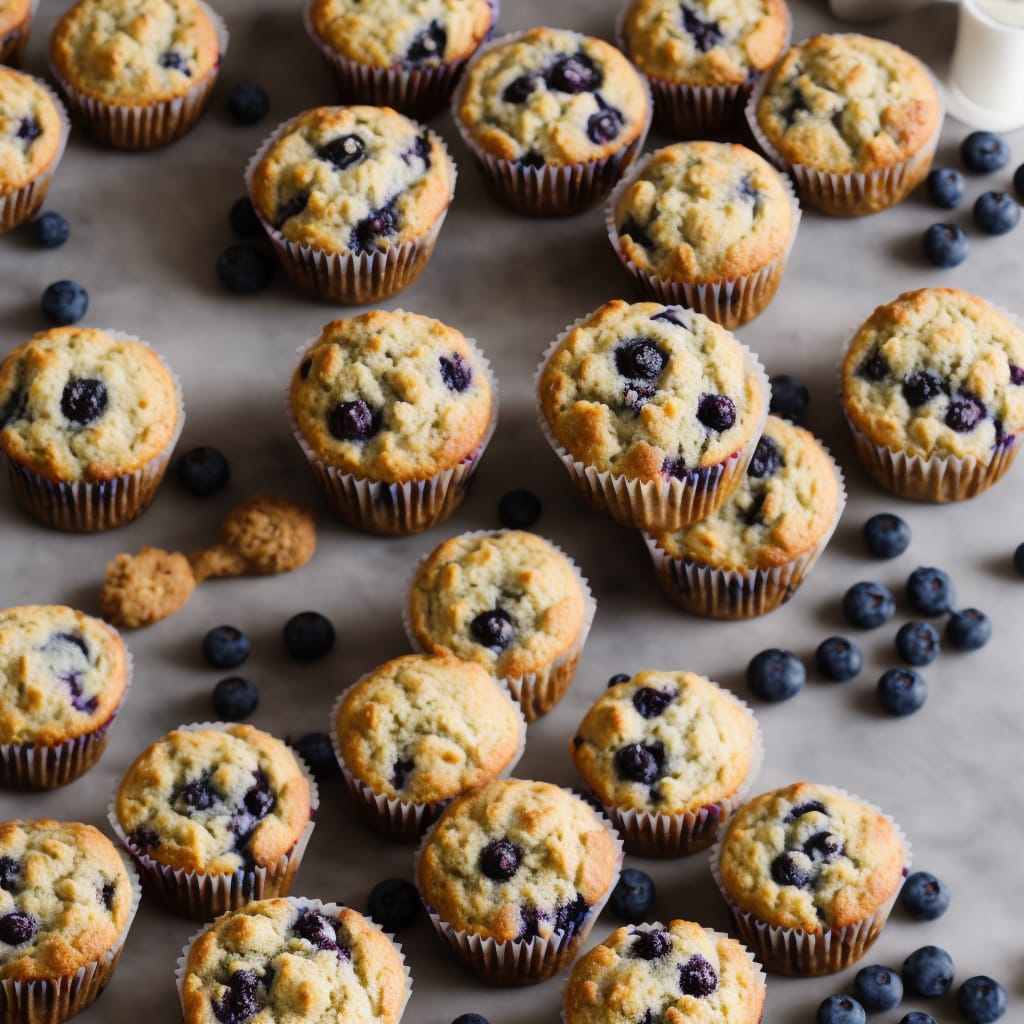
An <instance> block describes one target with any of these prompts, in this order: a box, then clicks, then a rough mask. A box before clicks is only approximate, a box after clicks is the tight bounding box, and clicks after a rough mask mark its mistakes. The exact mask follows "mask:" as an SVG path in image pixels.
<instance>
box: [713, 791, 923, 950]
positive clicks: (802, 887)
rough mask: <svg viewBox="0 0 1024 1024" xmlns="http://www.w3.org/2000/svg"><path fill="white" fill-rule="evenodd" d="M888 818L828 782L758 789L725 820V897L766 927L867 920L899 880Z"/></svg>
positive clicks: (899, 850) (896, 842)
mask: <svg viewBox="0 0 1024 1024" xmlns="http://www.w3.org/2000/svg"><path fill="white" fill-rule="evenodd" d="M905 859H906V857H905V853H904V849H903V843H902V842H901V840H900V838H899V835H898V834H897V832H896V829H895V828H894V826H893V824H892V822H891V821H890V820H889V819H888V818H886V817H884V816H883V815H882V814H881V813H879V812H878V811H876V810H875V809H874V808H872V807H869V806H868V805H867V804H864V803H861V802H860V801H859V800H855V799H852V798H851V797H848V796H846V795H844V794H843V793H842V792H840V791H839V790H837V789H834V788H833V787H831V786H817V785H813V784H812V783H809V782H797V783H794V784H793V785H791V786H786V787H785V788H783V789H776V790H773V791H772V792H770V793H762V794H761V795H760V796H757V797H754V799H753V800H750V801H749V802H748V803H745V804H744V805H743V806H742V807H741V808H740V809H739V810H738V811H736V812H735V814H733V816H732V818H730V819H729V823H728V825H727V826H726V833H725V837H724V839H723V840H722V846H721V863H720V864H719V872H720V874H721V878H722V884H723V885H724V887H725V890H726V892H727V893H728V895H729V898H730V899H731V900H732V901H733V902H734V903H736V904H737V905H738V906H739V907H740V908H741V909H742V910H745V911H747V912H749V913H752V914H754V915H755V916H756V917H758V918H760V919H761V920H762V921H766V922H767V923H768V924H770V925H779V926H781V927H783V928H802V929H803V930H804V931H809V932H820V931H821V930H822V929H838V928H845V927H846V926H847V925H851V924H855V923H856V922H858V921H862V920H864V918H867V917H870V916H871V915H872V914H873V913H874V912H875V911H876V910H877V909H878V908H879V907H880V906H882V905H883V904H884V903H885V902H886V901H887V900H888V899H889V898H890V897H892V896H894V895H895V893H896V891H897V889H899V886H900V882H901V881H902V872H903V867H904V861H905Z"/></svg>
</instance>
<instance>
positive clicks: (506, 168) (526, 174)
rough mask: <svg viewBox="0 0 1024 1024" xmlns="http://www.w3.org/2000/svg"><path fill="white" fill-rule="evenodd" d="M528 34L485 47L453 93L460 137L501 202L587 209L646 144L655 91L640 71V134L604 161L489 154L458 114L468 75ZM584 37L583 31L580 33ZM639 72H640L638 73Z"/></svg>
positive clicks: (529, 210)
mask: <svg viewBox="0 0 1024 1024" xmlns="http://www.w3.org/2000/svg"><path fill="white" fill-rule="evenodd" d="M523 35H525V32H511V33H509V34H507V35H504V36H500V37H499V38H497V39H494V40H492V41H491V42H489V43H487V44H485V45H484V46H482V47H481V48H480V49H479V50H477V52H476V53H475V54H474V55H473V57H472V58H471V59H470V61H469V67H467V71H466V74H465V75H463V76H462V78H461V79H460V81H459V83H458V85H456V87H455V93H454V95H453V96H452V114H453V116H454V119H455V127H456V128H458V130H459V134H460V135H461V136H462V140H463V141H464V142H465V143H466V145H467V146H468V147H469V149H470V150H471V151H472V153H473V156H474V157H475V158H476V161H477V165H478V166H479V168H480V170H481V173H482V174H483V178H484V183H485V184H486V185H487V187H488V189H489V190H490V192H491V194H492V195H493V196H494V198H495V199H497V200H498V202H500V203H502V204H503V205H505V206H507V207H509V208H510V209H512V210H515V211H516V212H517V213H525V214H529V215H530V216H535V217H564V216H567V215H569V214H574V213H580V212H582V211H583V210H586V209H589V208H590V207H591V206H593V205H594V204H595V203H598V202H600V201H601V199H603V198H604V197H605V196H606V195H607V194H608V192H609V191H610V190H611V188H612V187H613V186H614V185H615V183H616V182H617V181H618V180H619V178H620V177H621V176H622V175H623V174H624V173H625V171H626V169H627V168H628V167H629V166H630V164H632V163H633V161H634V160H635V159H636V158H637V156H638V155H639V154H640V151H641V150H642V149H643V148H644V140H645V139H646V138H647V133H648V131H649V130H650V127H651V113H652V110H653V103H652V102H651V90H650V87H649V86H648V85H647V80H646V79H645V78H644V76H643V75H640V81H641V83H642V84H643V87H644V91H645V92H646V93H647V115H646V118H645V120H644V124H643V127H642V128H641V130H640V133H639V134H638V135H637V137H636V138H635V139H634V140H633V141H632V142H630V143H628V144H627V145H625V146H623V147H622V148H621V149H619V150H616V152H614V153H612V154H610V155H609V156H607V157H604V158H603V159H600V160H588V161H586V162H584V163H575V164H566V165H565V166H561V167H552V166H549V165H548V164H544V166H542V167H529V166H526V165H525V164H523V163H521V162H520V161H518V160H505V159H503V158H501V157H498V156H495V155H494V154H493V153H488V152H487V150H485V149H484V148H483V147H482V146H480V145H479V144H478V143H477V142H476V140H475V139H474V138H473V137H472V135H471V134H470V132H469V130H468V128H467V127H466V126H465V125H464V124H463V123H462V120H461V118H460V117H459V113H458V112H459V108H460V106H461V104H462V95H463V92H464V91H465V88H466V82H467V81H468V79H469V68H470V67H472V65H473V64H474V63H475V62H476V61H477V60H479V59H480V58H481V57H483V55H484V54H485V53H487V52H488V51H489V50H490V49H491V48H493V47H495V46H503V45H505V44H506V43H509V42H512V41H514V40H516V39H518V38H520V37H521V36H523ZM577 35H579V37H580V38H581V39H582V38H583V36H582V34H579V33H577ZM638 74H639V72H638Z"/></svg>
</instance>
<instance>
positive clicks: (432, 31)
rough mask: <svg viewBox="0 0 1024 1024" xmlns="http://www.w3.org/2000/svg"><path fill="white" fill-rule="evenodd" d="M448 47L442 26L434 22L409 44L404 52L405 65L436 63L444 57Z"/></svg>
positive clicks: (446, 34)
mask: <svg viewBox="0 0 1024 1024" xmlns="http://www.w3.org/2000/svg"><path fill="white" fill-rule="evenodd" d="M447 45H448V33H447V32H446V31H445V27H444V25H442V24H441V23H440V22H439V21H437V20H434V21H431V23H430V24H429V25H428V26H427V27H426V28H425V29H424V30H423V31H422V32H420V33H419V34H418V35H416V36H415V37H414V38H413V41H412V42H411V43H410V44H409V49H408V50H406V51H405V62H406V64H425V63H426V62H428V61H434V62H438V61H440V60H441V59H442V58H443V57H444V51H445V47H446V46H447Z"/></svg>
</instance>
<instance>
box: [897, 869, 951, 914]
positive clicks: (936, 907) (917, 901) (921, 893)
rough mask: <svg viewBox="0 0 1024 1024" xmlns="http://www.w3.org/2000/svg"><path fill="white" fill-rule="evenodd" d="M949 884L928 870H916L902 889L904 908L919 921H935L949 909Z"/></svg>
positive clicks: (901, 898)
mask: <svg viewBox="0 0 1024 1024" xmlns="http://www.w3.org/2000/svg"><path fill="white" fill-rule="evenodd" d="M949 899H950V894H949V886H948V885H946V883H945V882H943V881H941V880H940V879H938V878H936V877H935V875H932V874H929V872H927V871H915V872H914V873H913V874H911V875H910V876H909V877H908V878H907V880H906V882H905V883H904V885H903V888H902V890H900V902H901V903H902V904H903V909H904V910H906V912H907V913H908V914H909V915H910V916H911V917H914V918H916V919H917V920H918V921H934V920H935V919H936V918H939V917H942V915H943V914H944V913H945V912H946V911H947V910H948V909H949Z"/></svg>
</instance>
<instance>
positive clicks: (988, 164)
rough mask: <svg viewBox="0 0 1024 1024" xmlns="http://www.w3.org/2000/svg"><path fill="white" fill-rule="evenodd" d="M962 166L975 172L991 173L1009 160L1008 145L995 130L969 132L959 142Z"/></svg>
mask: <svg viewBox="0 0 1024 1024" xmlns="http://www.w3.org/2000/svg"><path fill="white" fill-rule="evenodd" d="M960 157H961V159H962V160H963V162H964V167H966V168H967V170H969V171H973V172H974V173H975V174H991V173H992V172H993V171H998V170H999V169H1000V168H1001V167H1005V166H1006V165H1007V164H1008V163H1009V162H1010V147H1009V146H1007V144H1006V141H1005V139H1003V138H1002V136H1000V135H996V133H995V132H971V134H970V135H968V136H967V138H966V139H964V141H963V142H961V143H960Z"/></svg>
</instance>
